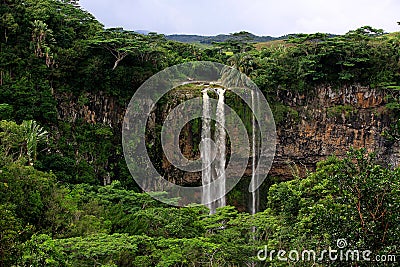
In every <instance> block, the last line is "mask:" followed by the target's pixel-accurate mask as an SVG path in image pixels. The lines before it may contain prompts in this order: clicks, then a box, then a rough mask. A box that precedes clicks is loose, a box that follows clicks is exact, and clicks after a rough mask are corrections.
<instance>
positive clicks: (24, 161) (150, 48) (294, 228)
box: [0, 0, 400, 266]
mask: <svg viewBox="0 0 400 267" xmlns="http://www.w3.org/2000/svg"><path fill="white" fill-rule="evenodd" d="M242 34H244V35H248V33H242ZM235 36H239V37H240V33H238V34H237V35H235ZM239 37H238V38H232V39H228V40H224V41H223V42H217V43H214V44H212V45H208V46H198V45H196V44H186V43H180V42H175V41H171V40H168V39H166V38H165V36H163V35H161V34H157V33H150V34H147V35H142V34H138V33H135V32H132V31H128V30H124V29H121V28H112V29H105V28H104V26H103V25H102V24H101V23H100V22H99V21H97V20H96V19H95V18H94V17H93V15H91V14H90V13H88V12H86V11H85V10H82V9H81V8H80V7H79V3H78V1H72V0H71V1H68V0H2V1H1V5H0V120H1V121H0V201H1V202H0V206H1V207H0V213H1V216H0V266H246V265H247V266H250V265H251V264H252V263H254V262H259V259H257V257H256V254H257V251H259V250H260V249H263V248H264V246H265V245H267V246H268V249H270V250H279V249H286V250H287V251H289V250H290V249H299V250H300V251H301V250H303V249H316V250H318V251H320V250H323V249H326V248H329V247H336V240H338V239H340V238H346V239H347V241H348V243H349V244H348V246H349V247H358V248H360V249H369V250H371V251H372V253H373V254H374V255H379V254H382V255H396V254H397V253H398V252H397V251H398V249H399V240H400V229H399V227H400V225H399V218H400V199H399V195H400V170H399V169H390V168H386V166H381V165H380V164H378V163H377V162H376V161H375V160H374V157H373V155H369V154H367V153H366V152H365V150H352V149H351V148H349V153H348V155H347V157H345V158H343V159H339V158H336V157H331V158H329V159H327V160H326V161H323V162H320V163H319V164H318V167H317V170H316V172H312V173H309V174H307V176H306V177H303V178H302V177H293V180H291V181H277V180H276V179H275V180H274V179H272V178H271V179H270V180H271V182H270V183H269V185H268V190H267V196H266V197H265V199H262V201H263V202H264V203H265V205H264V206H265V207H266V208H265V210H264V211H262V212H259V213H257V214H256V215H249V214H248V213H244V212H238V211H237V210H236V209H235V208H234V207H232V206H228V207H225V208H222V209H221V210H219V212H218V213H217V214H215V215H208V211H207V210H206V209H205V208H204V207H202V206H195V207H187V208H174V207H170V206H167V205H165V204H162V203H160V202H157V201H155V200H153V199H152V198H151V197H150V196H148V195H146V194H144V193H142V192H141V191H140V190H139V188H138V187H137V186H136V184H135V183H134V181H133V179H132V177H131V176H130V174H129V172H128V170H127V167H126V165H125V161H124V159H123V156H122V147H121V137H120V131H121V130H120V127H121V126H120V125H118V124H111V123H98V122H97V123H88V122H87V121H85V120H84V119H82V118H79V117H78V118H77V119H73V120H72V119H68V118H66V117H62V116H60V106H62V105H63V103H61V102H60V101H61V100H60V99H63V97H65V96H66V97H67V98H68V97H69V98H71V99H78V104H79V105H80V107H82V108H83V107H84V106H85V105H88V104H89V103H88V102H89V101H90V100H89V97H90V96H91V95H96V94H99V95H105V96H109V97H113V98H115V99H117V102H118V103H117V104H118V105H120V106H121V107H125V106H126V105H127V103H128V102H129V99H130V97H132V95H133V93H134V92H135V90H136V89H137V88H138V87H139V86H140V85H141V84H142V83H143V82H144V81H145V80H146V79H147V78H149V77H151V76H152V75H153V74H155V73H157V72H158V71H160V70H163V69H165V68H166V67H168V66H173V65H176V64H179V63H183V62H188V61H197V60H202V61H214V62H219V63H223V64H227V65H230V66H233V67H235V68H237V69H239V70H240V71H242V72H243V73H245V74H246V75H248V76H249V77H250V78H251V79H252V80H253V81H254V82H255V83H256V84H257V85H258V86H259V88H260V89H261V90H262V92H263V93H264V95H265V96H266V97H267V99H268V100H269V102H270V104H271V107H272V109H273V112H274V113H275V115H276V121H277V123H278V124H279V123H281V122H282V119H279V118H282V117H284V113H285V112H290V108H289V107H286V106H285V104H284V103H280V102H279V99H278V97H277V92H278V91H289V92H296V93H297V92H299V93H302V94H308V93H311V92H312V88H314V87H315V86H321V85H329V86H332V87H333V88H339V87H340V86H343V85H351V84H362V85H366V86H370V87H371V88H377V89H380V90H385V91H387V92H388V94H387V95H388V97H387V99H386V100H385V101H386V102H387V104H386V109H387V110H386V111H387V114H389V116H390V118H391V120H392V121H393V123H392V128H391V129H389V130H388V131H387V132H386V133H385V135H386V137H387V139H388V140H389V141H390V142H393V143H394V142H398V141H399V140H400V96H399V93H398V92H399V89H400V33H398V32H395V33H384V32H383V31H382V30H379V29H374V28H373V27H370V26H363V27H361V28H359V29H355V30H351V31H349V32H348V33H347V34H345V35H341V36H330V35H327V34H322V33H315V34H295V35H291V36H289V37H288V38H287V39H285V40H279V41H273V42H267V43H258V44H255V43H253V42H252V41H251V40H246V38H239ZM244 37H245V36H244ZM272 181H276V182H272ZM160 194H162V192H161V193H160ZM397 260H398V261H399V260H400V256H399V257H398V259H397ZM272 261H273V262H272V263H271V262H268V261H267V262H266V263H265V262H260V264H261V265H260V266H263V265H264V264H265V266H287V264H288V263H287V262H282V261H279V260H277V259H276V258H274V259H272ZM271 264H272V265H271ZM301 264H304V265H301ZM328 264H329V266H344V265H343V264H344V263H343V262H329V263H328ZM346 264H349V265H348V266H350V265H351V266H371V265H369V264H368V262H358V263H354V262H353V263H352V264H351V263H347V262H346ZM292 265H294V262H292ZM311 265H312V263H311V262H303V263H301V262H297V265H296V266H311ZM316 265H318V266H326V262H317V263H316ZM316 265H314V266H316ZM393 266H394V265H393Z"/></svg>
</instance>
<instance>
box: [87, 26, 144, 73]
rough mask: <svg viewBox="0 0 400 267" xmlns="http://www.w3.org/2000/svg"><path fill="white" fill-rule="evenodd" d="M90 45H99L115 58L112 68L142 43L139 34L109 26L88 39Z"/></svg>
mask: <svg viewBox="0 0 400 267" xmlns="http://www.w3.org/2000/svg"><path fill="white" fill-rule="evenodd" d="M88 42H89V44H91V45H100V46H101V47H103V48H105V49H107V50H108V51H109V52H110V53H111V54H112V55H113V57H114V58H115V62H114V66H113V68H112V69H113V70H115V68H116V67H117V66H118V64H119V63H120V62H121V61H122V60H123V59H124V58H125V57H126V56H128V55H129V54H130V53H135V52H136V51H137V50H138V49H139V48H140V45H141V43H142V38H141V37H140V35H139V34H136V33H132V32H128V31H125V30H123V29H122V28H111V29H107V30H104V31H101V32H99V33H98V34H97V35H96V36H95V37H94V38H93V39H91V40H89V41H88Z"/></svg>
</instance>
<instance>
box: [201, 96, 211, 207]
mask: <svg viewBox="0 0 400 267" xmlns="http://www.w3.org/2000/svg"><path fill="white" fill-rule="evenodd" d="M202 92H203V117H202V129H201V141H202V142H201V147H200V156H201V160H202V173H201V179H202V184H203V186H204V185H207V184H210V183H211V181H212V167H211V152H212V151H211V142H210V141H211V125H210V123H211V118H210V109H211V106H210V97H209V96H208V94H207V89H204V90H203V91H202ZM202 203H203V204H204V205H206V206H207V207H208V208H209V209H210V211H211V210H212V206H213V205H212V203H211V188H205V187H203V194H202Z"/></svg>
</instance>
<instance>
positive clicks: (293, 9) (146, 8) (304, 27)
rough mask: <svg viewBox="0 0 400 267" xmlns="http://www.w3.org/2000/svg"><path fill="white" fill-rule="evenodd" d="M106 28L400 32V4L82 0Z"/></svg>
mask: <svg viewBox="0 0 400 267" xmlns="http://www.w3.org/2000/svg"><path fill="white" fill-rule="evenodd" d="M80 4H81V6H82V7H83V8H84V9H85V10H87V11H89V12H90V13H92V14H93V15H94V16H95V17H96V18H97V19H98V20H99V21H100V22H102V23H103V24H104V25H105V26H106V27H123V28H125V29H127V30H148V31H154V32H158V33H164V34H173V33H184V34H201V35H216V34H220V33H226V34H227V33H234V32H239V31H242V30H244V31H248V32H251V33H254V34H256V35H270V36H281V35H284V34H289V33H315V32H329V33H335V34H344V33H346V32H348V31H349V30H354V29H356V28H359V27H361V26H365V25H369V26H372V27H375V28H379V29H384V30H385V31H387V32H393V31H400V26H398V25H397V21H400V1H399V0H329V1H327V0H80Z"/></svg>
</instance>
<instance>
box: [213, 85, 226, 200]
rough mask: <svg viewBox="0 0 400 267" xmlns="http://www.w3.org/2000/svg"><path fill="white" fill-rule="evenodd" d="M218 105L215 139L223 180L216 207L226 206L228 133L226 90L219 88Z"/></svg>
mask: <svg viewBox="0 0 400 267" xmlns="http://www.w3.org/2000/svg"><path fill="white" fill-rule="evenodd" d="M217 93H218V104H217V123H216V129H215V135H216V137H215V139H216V144H217V158H216V160H217V162H216V174H217V177H216V179H221V180H220V181H221V182H220V184H219V186H218V188H217V192H218V193H217V195H219V196H222V197H221V198H219V199H218V200H217V203H216V207H224V206H225V204H226V203H225V179H226V176H225V163H226V154H225V153H226V132H225V103H224V101H225V100H224V94H225V89H221V88H219V89H218V90H217Z"/></svg>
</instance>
